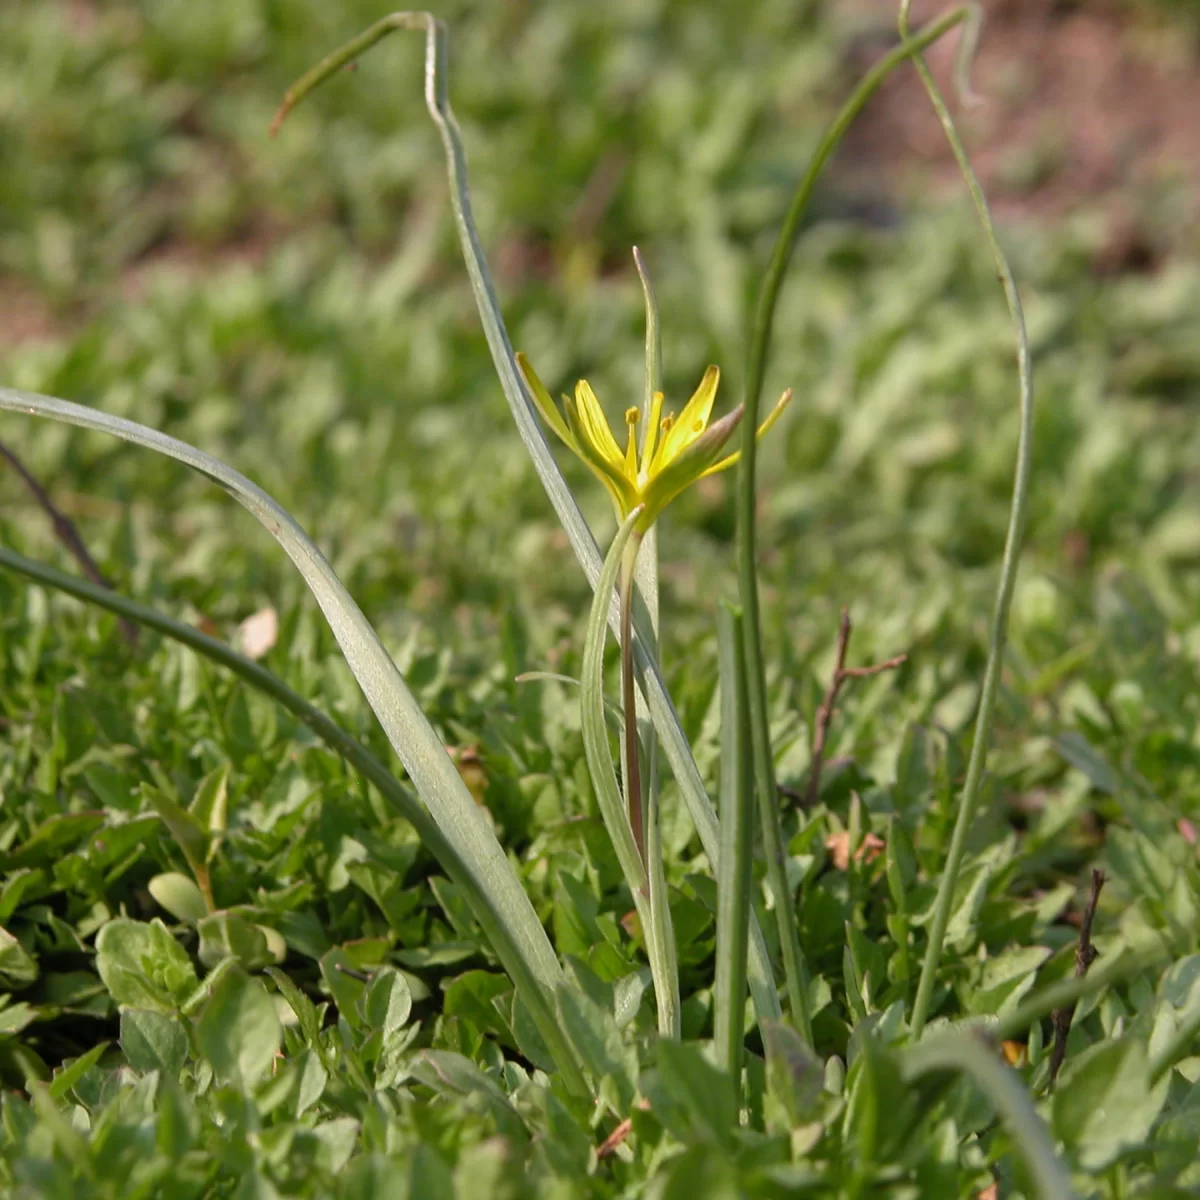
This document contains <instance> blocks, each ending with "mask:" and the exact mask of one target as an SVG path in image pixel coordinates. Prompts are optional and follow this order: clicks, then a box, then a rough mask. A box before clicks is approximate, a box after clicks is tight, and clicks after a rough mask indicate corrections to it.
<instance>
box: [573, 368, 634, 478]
mask: <svg viewBox="0 0 1200 1200" xmlns="http://www.w3.org/2000/svg"><path fill="white" fill-rule="evenodd" d="M575 403H576V405H577V406H578V408H577V412H578V417H579V430H580V432H581V433H582V434H583V437H584V438H585V439H586V440H587V441H588V442H590V443H591V446H592V449H593V450H594V451H595V452H596V453H597V454H598V455H600V457H601V458H603V459H605V460H606V461H607V462H609V463H611V464H612V465H613V466H615V467H616V468H617V470H618V471H623V470H624V467H625V456H624V455H623V454H622V453H621V448H620V446H618V445H617V439H616V438H615V437H613V433H612V430H611V429H610V428H609V426H608V418H607V417H606V416H605V415H604V409H602V408H601V407H600V401H599V400H597V399H596V393H595V392H593V391H592V385H591V384H590V383H588V381H587V380H586V379H581V380H580V381H579V382H578V383H577V384H576V385H575Z"/></svg>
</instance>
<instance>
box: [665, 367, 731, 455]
mask: <svg viewBox="0 0 1200 1200" xmlns="http://www.w3.org/2000/svg"><path fill="white" fill-rule="evenodd" d="M720 382H721V370H720V368H719V367H709V368H708V370H707V371H705V372H704V378H703V379H702V380H700V386H699V387H698V388H697V389H696V390H695V392H693V393H692V398H691V399H690V400H689V401H688V402H687V404H686V405H685V406H684V409H683V412H681V413H680V414H679V419H678V420H677V421H676V422H675V423H674V424H673V425H672V426H671V428H670V429H668V430H667V432H666V434H665V435H664V436H663V440H662V442H661V444H660V445H659V447H658V453H657V454H655V456H654V461H653V462H652V463H651V464H650V471H651V473H652V474H653V473H654V472H655V471H660V470H662V468H663V467H664V466H665V465H666V464H667V463H669V462H670V461H671V459H673V458H674V457H675V456H676V455H677V454H679V453H680V451H682V450H683V449H685V448H686V447H687V446H688V445H690V444H691V443H692V442H694V441H695V440H696V439H697V438H698V437H699V436H700V435H701V434H702V433H703V432H704V430H705V429H706V428H707V427H708V418H709V414H710V413H711V412H712V406H713V401H714V400H715V399H716V398H717V384H719V383H720Z"/></svg>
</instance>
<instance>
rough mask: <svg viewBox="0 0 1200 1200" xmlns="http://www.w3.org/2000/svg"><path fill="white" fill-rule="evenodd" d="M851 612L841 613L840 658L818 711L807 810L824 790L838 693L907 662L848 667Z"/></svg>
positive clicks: (899, 657)
mask: <svg viewBox="0 0 1200 1200" xmlns="http://www.w3.org/2000/svg"><path fill="white" fill-rule="evenodd" d="M852 629H853V626H852V625H851V624H850V610H849V609H847V608H843V609H842V617H841V621H840V622H839V623H838V640H837V656H836V659H835V662H834V667H833V675H832V677H831V678H830V680H829V687H828V688H826V689H825V698H824V699H823V700H822V701H821V706H820V707H819V708H818V709H817V717H816V721H815V723H814V725H813V740H812V768H811V769H810V771H809V774H808V791H807V793H806V794H805V797H804V804H805V807H807V808H811V807H812V806H813V805H814V804H816V802H817V794H818V792H819V791H820V789H821V767H822V766H823V765H824V762H825V739H826V737H827V736H828V735H829V726H830V725H831V724H832V723H833V712H834V705H835V704H836V703H837V698H838V693H839V692H840V691H841V690H842V684H844V683H845V682H846V680H847V679H867V678H869V677H870V676H872V675H880V674H882V673H883V672H884V671H894V670H895V669H896V668H897V667H899V666H902V665H903V664H904V663H906V662H907V661H908V655H907V654H897V655H896V657H895V658H889V659H888V660H887V661H886V662H881V663H876V664H875V665H874V666H870V667H848V666H846V653H847V651H848V650H849V649H850V633H851V630H852Z"/></svg>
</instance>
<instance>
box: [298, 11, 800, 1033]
mask: <svg viewBox="0 0 1200 1200" xmlns="http://www.w3.org/2000/svg"><path fill="white" fill-rule="evenodd" d="M402 29H408V30H413V29H416V30H423V31H424V33H425V104H426V107H427V108H428V110H429V115H430V117H431V118H432V119H433V122H434V124H435V125H436V126H437V129H438V133H439V134H440V135H441V139H442V146H443V148H444V150H445V154H446V170H447V174H448V177H449V181H450V203H451V207H452V209H453V211H454V223H455V228H456V229H457V231H458V237H459V242H460V244H461V246H462V252H463V258H464V260H465V263H466V268H467V275H468V276H469V277H470V280H471V289H472V291H473V292H474V294H475V304H476V307H477V309H478V311H479V318H480V321H481V323H482V325H483V331H484V336H485V337H486V338H487V343H488V349H489V350H490V351H491V354H492V363H493V365H494V366H495V369H496V374H497V375H498V376H499V379H500V386H501V388H502V389H503V391H504V398H505V400H507V402H508V407H509V410H510V411H511V413H512V416H513V420H514V421H515V422H516V426H517V432H518V433H519V434H520V435H521V440H522V441H523V442H524V443H525V449H526V450H527V451H528V452H529V456H530V458H532V460H533V465H534V469H535V470H536V471H537V474H538V478H539V479H540V480H541V482H542V486H543V488H545V490H546V495H547V497H548V498H549V500H550V503H551V505H552V506H553V508H554V511H555V514H556V515H557V516H558V519H559V521H560V522H561V523H562V527H563V530H564V531H565V532H566V535H567V539H568V540H569V541H570V543H571V549H572V550H573V551H574V552H575V557H576V558H577V559H578V561H579V565H580V566H581V567H582V568H583V573H584V575H585V576H586V577H587V581H588V583H589V584H590V585H591V587H592V588H593V590H595V588H596V587H597V584H598V582H599V579H600V571H601V567H602V565H603V563H602V560H601V558H600V550H599V548H598V546H597V545H596V539H595V536H594V535H593V533H592V531H591V528H590V527H589V526H588V523H587V521H586V520H585V519H584V516H583V513H582V512H581V511H580V509H579V505H578V504H577V503H576V502H575V497H574V496H573V495H572V494H571V490H570V488H568V487H567V482H566V480H565V479H564V478H563V475H562V472H561V471H560V470H559V469H558V464H557V463H556V462H555V461H554V456H553V454H551V452H550V447H549V445H548V444H547V442H546V438H545V436H544V434H543V433H542V428H541V425H540V424H539V423H538V419H537V413H536V409H535V408H534V404H533V401H532V400H531V399H530V398H529V396H528V395H527V393H526V392H525V390H524V388H523V387H522V385H521V373H520V370H519V368H518V366H517V361H516V356H515V354H514V353H513V347H512V342H511V341H510V340H509V337H508V330H507V328H506V327H505V324H504V317H503V316H502V315H501V312H500V303H499V301H498V299H497V298H496V289H495V286H494V285H493V283H492V276H491V272H490V271H489V270H488V265H487V259H486V257H485V256H484V253H483V246H482V244H481V243H480V240H479V233H478V231H477V230H476V228H475V219H474V217H473V216H472V212H471V197H470V192H469V189H468V186H467V160H466V154H465V152H464V150H463V144H462V135H461V134H460V132H459V129H458V122H457V121H456V120H455V117H454V113H453V111H452V109H451V108H450V101H449V98H448V95H447V88H446V61H447V46H446V29H445V26H444V25H443V24H442V23H441V22H440V21H438V20H436V19H435V18H434V16H433V15H432V14H431V13H423V12H411V13H393V14H392V15H391V16H389V17H385V18H384V19H383V20H381V21H379V22H377V23H376V24H375V25H372V26H371V27H370V28H369V29H367V30H366V31H365V32H364V33H362V34H360V35H359V36H358V37H357V38H354V39H353V40H352V41H350V42H348V43H347V44H346V45H345V46H343V47H342V48H341V49H340V50H337V51H335V52H334V53H333V54H331V55H330V56H329V57H328V58H326V59H324V60H323V61H322V62H320V63H318V64H317V65H316V66H315V67H313V69H312V70H311V71H309V72H308V73H307V74H305V75H304V76H303V77H302V78H301V79H300V80H299V81H298V82H297V83H296V84H295V86H294V87H292V88H291V89H290V90H289V91H288V94H287V96H286V97H285V99H284V103H283V107H282V108H281V109H280V116H279V117H277V118H276V127H277V126H278V124H279V121H280V120H281V119H282V117H283V116H284V115H286V113H287V112H288V111H289V110H290V109H291V108H293V107H294V106H295V105H296V104H298V103H300V101H301V100H302V99H303V98H304V97H305V96H306V95H307V94H308V93H309V92H310V91H312V89H313V88H315V87H317V86H318V85H319V84H320V83H321V82H322V81H323V80H324V79H327V78H328V77H329V76H330V75H332V74H333V73H334V72H336V71H338V70H340V69H341V67H343V66H344V65H345V64H346V63H347V62H350V61H351V60H352V59H355V58H357V57H358V56H359V55H361V54H362V53H363V52H364V51H366V50H367V49H368V48H369V47H371V46H373V45H374V44H375V43H376V42H378V41H379V40H380V39H381V38H384V37H386V36H387V35H388V34H389V33H391V32H393V31H394V30H402ZM608 594H609V596H610V603H609V607H608V623H609V625H610V626H611V628H612V630H613V632H614V633H618V632H619V630H620V606H619V605H618V603H617V601H616V597H615V596H614V595H612V589H611V588H610V589H609V593H608ZM653 630H654V623H653V621H652V620H651V616H650V614H649V612H648V611H647V609H646V604H645V603H640V604H637V605H635V611H634V631H635V635H636V640H635V645H634V653H635V657H636V669H637V673H638V686H639V687H640V689H641V692H642V695H643V696H644V697H645V698H646V703H647V706H648V708H649V710H650V717H651V720H652V721H653V722H654V728H655V730H656V731H657V733H658V736H659V739H660V741H661V743H662V747H663V752H664V753H665V755H666V758H667V763H668V764H669V766H670V768H671V773H672V774H673V775H674V777H675V782H676V783H677V784H678V785H679V790H680V792H681V793H682V795H683V798H684V802H685V803H686V804H687V807H688V813H689V814H690V816H691V818H692V822H693V824H694V825H695V826H696V832H697V833H698V834H699V836H700V843H701V845H702V846H703V847H704V853H705V854H706V855H707V856H708V859H709V862H710V863H712V866H713V870H714V871H717V870H718V863H719V860H720V856H721V845H720V840H721V839H720V831H719V828H718V824H717V814H716V810H715V809H714V808H713V804H712V801H711V800H710V799H709V796H708V792H707V791H706V790H705V787H704V780H703V779H702V778H701V776H700V769H699V767H697V766H696V760H695V758H694V757H693V755H692V748H691V746H690V745H689V744H688V740H687V736H686V735H685V734H684V732H683V725H682V723H681V722H680V720H679V714H678V713H677V712H676V711H675V705H674V704H673V703H672V701H671V696H670V693H669V692H668V691H667V686H666V683H665V681H664V679H663V676H662V672H661V671H660V670H659V666H658V661H657V656H656V655H655V653H654V646H655V638H654V633H653ZM749 971H750V990H751V993H752V995H753V997H754V1006H755V1009H756V1011H757V1012H758V1015H759V1016H760V1017H764V1018H765V1017H774V1018H778V1017H779V1015H780V1007H779V993H778V991H777V989H776V987H775V978H774V974H773V972H772V969H771V960H770V956H769V955H768V953H767V946H766V941H765V940H764V938H763V935H762V930H761V929H760V928H759V925H758V921H757V919H756V918H754V917H753V916H752V917H751V924H750V964H749Z"/></svg>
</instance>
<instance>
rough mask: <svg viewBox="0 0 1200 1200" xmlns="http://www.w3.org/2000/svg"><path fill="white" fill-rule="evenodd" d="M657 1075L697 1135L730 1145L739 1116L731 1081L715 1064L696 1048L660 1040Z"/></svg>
mask: <svg viewBox="0 0 1200 1200" xmlns="http://www.w3.org/2000/svg"><path fill="white" fill-rule="evenodd" d="M658 1077H659V1081H660V1082H661V1084H662V1086H663V1088H664V1089H665V1090H666V1091H667V1093H668V1094H669V1095H670V1096H671V1098H672V1099H673V1100H674V1101H675V1102H676V1104H678V1105H679V1106H680V1108H681V1109H683V1111H684V1112H685V1113H686V1115H687V1118H688V1121H689V1124H690V1125H691V1127H692V1128H693V1129H694V1130H695V1132H696V1133H697V1135H698V1136H700V1137H701V1138H702V1139H704V1140H706V1141H711V1142H715V1143H716V1144H717V1145H720V1146H726V1147H728V1146H731V1145H732V1141H733V1132H734V1128H735V1127H736V1125H737V1119H738V1114H737V1108H736V1106H735V1102H734V1092H733V1081H732V1080H731V1079H730V1078H729V1076H728V1075H726V1074H725V1072H724V1071H721V1070H719V1069H718V1068H717V1067H714V1066H713V1065H712V1063H710V1062H709V1061H708V1059H706V1058H705V1057H704V1055H703V1054H702V1053H701V1051H700V1050H699V1048H698V1047H696V1046H694V1045H688V1044H686V1043H683V1042H670V1041H660V1042H659V1044H658Z"/></svg>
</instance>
